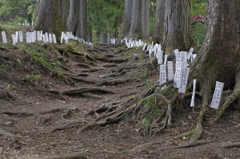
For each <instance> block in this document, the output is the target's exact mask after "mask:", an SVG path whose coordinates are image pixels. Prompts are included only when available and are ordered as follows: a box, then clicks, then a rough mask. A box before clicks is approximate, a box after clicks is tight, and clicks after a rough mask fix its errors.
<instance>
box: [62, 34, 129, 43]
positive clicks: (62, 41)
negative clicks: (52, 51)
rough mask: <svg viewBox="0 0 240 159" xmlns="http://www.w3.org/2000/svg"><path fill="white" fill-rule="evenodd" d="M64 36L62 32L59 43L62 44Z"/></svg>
mask: <svg viewBox="0 0 240 159" xmlns="http://www.w3.org/2000/svg"><path fill="white" fill-rule="evenodd" d="M63 36H64V32H62V34H61V39H60V43H61V44H62V43H63V38H64V37H63ZM125 44H126V42H125Z"/></svg>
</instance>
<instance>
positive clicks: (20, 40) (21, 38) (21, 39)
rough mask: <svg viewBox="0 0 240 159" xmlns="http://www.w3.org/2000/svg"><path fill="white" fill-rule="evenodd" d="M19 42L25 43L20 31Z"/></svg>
mask: <svg viewBox="0 0 240 159" xmlns="http://www.w3.org/2000/svg"><path fill="white" fill-rule="evenodd" d="M18 34H19V42H23V32H22V31H19V33H18Z"/></svg>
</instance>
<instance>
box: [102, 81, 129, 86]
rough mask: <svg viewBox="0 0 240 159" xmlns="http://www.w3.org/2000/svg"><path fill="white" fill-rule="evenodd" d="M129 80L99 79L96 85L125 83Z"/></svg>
mask: <svg viewBox="0 0 240 159" xmlns="http://www.w3.org/2000/svg"><path fill="white" fill-rule="evenodd" d="M129 80H130V79H116V80H110V81H101V82H99V83H98V84H97V86H103V85H105V86H106V85H118V84H122V83H126V82H128V81H129Z"/></svg>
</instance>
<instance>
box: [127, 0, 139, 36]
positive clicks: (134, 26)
mask: <svg viewBox="0 0 240 159" xmlns="http://www.w3.org/2000/svg"><path fill="white" fill-rule="evenodd" d="M141 12H142V1H141V0H133V5H132V17H131V19H132V21H131V27H130V32H129V37H130V38H136V39H140V38H141V37H142V22H141V20H142V18H141V15H142V13H141Z"/></svg>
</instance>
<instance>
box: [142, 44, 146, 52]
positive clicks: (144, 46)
mask: <svg viewBox="0 0 240 159" xmlns="http://www.w3.org/2000/svg"><path fill="white" fill-rule="evenodd" d="M146 45H147V44H146V43H145V44H144V45H143V49H142V51H145V49H146Z"/></svg>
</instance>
